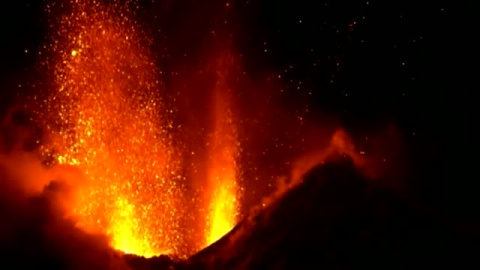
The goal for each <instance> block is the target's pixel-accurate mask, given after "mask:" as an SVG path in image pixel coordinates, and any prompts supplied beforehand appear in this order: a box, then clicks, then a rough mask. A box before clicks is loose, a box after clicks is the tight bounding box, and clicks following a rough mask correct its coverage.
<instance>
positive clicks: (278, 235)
mask: <svg viewBox="0 0 480 270" xmlns="http://www.w3.org/2000/svg"><path fill="white" fill-rule="evenodd" d="M476 248H478V242H477V241H476V240H474V239H472V238H471V237H470V238H469V237H467V235H463V234H461V233H459V232H457V230H456V229H455V227H454V226H452V225H449V224H448V222H446V221H444V220H442V219H440V218H439V217H437V216H435V215H434V214H433V213H430V212H429V211H427V210H426V209H423V208H422V207H421V206H420V205H417V204H414V203H411V202H409V199H408V198H406V197H401V196H400V195H398V194H396V193H395V192H393V191H391V190H386V189H383V188H380V187H377V186H375V185H374V184H372V183H370V182H369V181H368V180H367V179H365V178H364V177H363V176H362V175H361V174H360V173H359V172H358V171H357V170H356V169H355V167H354V165H353V163H352V161H351V160H350V159H349V158H344V157H340V158H335V159H332V160H329V161H327V162H326V163H325V164H324V165H320V166H318V167H316V168H314V169H312V170H311V171H310V172H309V173H308V174H306V175H305V177H304V179H303V182H302V183H301V184H299V185H297V186H296V187H294V188H293V189H292V190H290V191H288V192H287V193H286V194H285V195H284V196H283V197H282V198H280V199H279V200H278V201H276V202H274V203H272V204H271V205H269V206H268V207H266V208H265V209H263V210H262V211H260V212H259V213H258V214H257V215H254V216H253V217H250V218H249V219H247V220H245V221H244V222H242V223H241V224H239V225H238V226H237V227H236V228H235V229H234V230H233V231H232V232H231V233H229V234H228V235H226V236H225V237H224V238H222V239H221V240H220V241H219V242H217V243H215V244H214V245H212V246H210V247H208V248H207V249H205V250H203V251H201V252H200V253H198V254H197V255H195V256H193V257H192V258H190V260H189V261H188V263H189V265H190V266H192V267H193V268H201V269H298V268H313V267H315V268H316V267H318V268H323V269H345V268H349V269H353V268H355V269H357V268H367V267H368V268H376V269H379V268H381V269H405V268H419V267H428V268H431V267H434V266H445V265H447V264H451V265H453V266H456V267H458V266H459V265H461V264H464V263H467V261H470V260H471V259H472V258H474V257H473V256H472V255H473V254H475V253H474V252H475V250H476V251H478V249H476ZM472 261H473V260H472Z"/></svg>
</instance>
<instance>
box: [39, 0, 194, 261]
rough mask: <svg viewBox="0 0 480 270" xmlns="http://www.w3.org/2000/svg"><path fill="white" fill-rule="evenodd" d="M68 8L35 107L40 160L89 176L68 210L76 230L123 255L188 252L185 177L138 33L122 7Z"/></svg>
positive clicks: (88, 5)
mask: <svg viewBox="0 0 480 270" xmlns="http://www.w3.org/2000/svg"><path fill="white" fill-rule="evenodd" d="M68 5H70V9H71V12H69V13H67V15H65V16H63V17H62V18H61V19H60V20H59V21H58V22H57V23H56V25H54V29H55V31H54V33H55V35H53V36H52V37H51V39H52V41H51V43H50V44H48V46H45V48H46V49H47V53H46V54H47V55H49V57H48V58H47V60H45V61H44V62H43V64H45V65H47V66H49V68H51V70H53V74H54V84H53V89H51V93H50V95H49V97H48V98H46V99H45V100H43V102H40V104H41V105H40V108H39V109H38V110H37V113H38V116H39V118H40V119H41V120H42V122H43V125H44V127H45V128H46V133H47V134H46V141H45V142H43V145H42V148H41V151H42V155H43V157H44V159H45V160H46V163H47V164H49V165H51V166H53V165H54V164H69V165H73V166H76V167H78V168H80V169H81V171H82V172H83V173H84V174H85V177H84V178H85V179H87V180H85V181H86V182H85V183H82V185H81V187H82V188H81V189H79V190H78V196H77V198H78V199H77V200H76V201H75V202H74V203H73V206H72V213H71V215H72V216H74V218H75V219H76V220H77V221H78V222H77V225H78V227H80V228H81V229H83V230H85V231H87V232H95V233H103V234H106V235H108V236H109V237H110V238H111V246H112V247H113V248H115V249H118V250H121V251H123V252H125V253H132V254H137V255H141V256H145V257H151V256H154V255H158V254H166V253H173V254H176V255H182V254H185V251H184V250H183V249H184V247H185V245H186V244H185V241H184V240H183V238H182V234H181V232H180V223H181V221H180V220H181V216H182V213H181V211H182V207H181V204H182V201H183V199H182V198H183V196H184V194H183V192H182V188H181V183H182V181H183V180H184V178H183V177H182V176H181V174H180V173H179V166H180V164H179V162H178V161H179V160H180V159H179V153H178V151H176V150H175V149H174V147H173V144H172V142H173V139H172V138H171V137H170V135H169V134H170V133H169V130H168V127H169V126H170V123H169V120H168V113H169V111H168V110H167V109H165V107H164V106H163V103H162V99H161V96H160V91H161V90H162V83H161V82H160V81H159V80H158V74H159V72H158V70H157V68H156V66H155V65H154V63H153V60H152V57H151V56H150V55H149V53H148V49H147V48H146V47H145V46H144V45H143V44H144V43H145V42H142V40H144V39H143V38H144V37H143V35H142V33H141V32H140V30H139V27H138V26H137V25H136V23H135V22H134V21H133V20H132V19H131V12H129V10H128V8H126V7H127V5H120V4H117V3H116V2H115V3H114V4H112V5H111V6H103V5H101V4H99V3H98V2H95V1H83V2H82V1H78V2H76V1H75V2H71V4H67V6H68ZM47 11H49V10H48V8H47ZM79 181H80V179H79Z"/></svg>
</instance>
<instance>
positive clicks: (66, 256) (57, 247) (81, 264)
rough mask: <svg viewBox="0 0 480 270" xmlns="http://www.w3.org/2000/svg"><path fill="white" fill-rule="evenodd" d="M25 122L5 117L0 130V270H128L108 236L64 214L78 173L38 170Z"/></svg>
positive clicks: (15, 115)
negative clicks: (87, 229) (86, 229)
mask: <svg viewBox="0 0 480 270" xmlns="http://www.w3.org/2000/svg"><path fill="white" fill-rule="evenodd" d="M28 119H29V118H28V117H27V116H26V114H24V113H23V112H21V111H9V112H8V113H7V114H6V116H5V117H4V119H3V121H2V122H1V126H0V220H1V222H0V243H1V244H0V265H3V266H0V267H1V268H3V269H9V268H15V269H128V268H127V266H126V264H125V263H124V261H123V259H122V257H121V255H120V254H116V253H115V252H114V251H112V250H111V249H110V248H109V247H108V238H107V237H106V236H101V235H91V234H87V233H85V232H83V231H81V230H79V229H77V228H76V227H75V223H74V220H73V219H72V218H71V216H69V215H68V212H67V211H65V209H66V207H68V203H69V202H71V201H72V200H73V199H74V192H73V190H74V186H75V185H76V183H75V182H74V181H73V179H75V178H72V176H73V175H75V174H76V173H77V172H75V171H74V170H73V169H71V168H68V167H51V168H47V167H46V166H44V165H43V164H42V162H41V160H40V158H39V155H38V154H37V150H38V149H36V147H35V143H33V144H32V142H35V141H36V140H38V139H39V136H38V135H39V134H38V133H36V132H35V130H37V129H36V128H35V126H34V125H33V123H31V122H30V121H28ZM78 179H79V178H78V177H77V178H76V179H75V180H78Z"/></svg>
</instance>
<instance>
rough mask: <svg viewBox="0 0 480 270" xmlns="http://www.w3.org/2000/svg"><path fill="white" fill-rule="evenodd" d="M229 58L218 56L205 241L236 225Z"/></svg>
mask: <svg viewBox="0 0 480 270" xmlns="http://www.w3.org/2000/svg"><path fill="white" fill-rule="evenodd" d="M232 61H233V59H232V57H231V56H230V55H229V54H227V55H226V56H224V57H221V58H219V60H218V61H217V62H218V67H217V72H216V76H217V81H216V85H215V89H214V91H213V95H212V96H213V102H212V104H214V108H213V117H214V121H213V123H214V132H213V134H212V135H211V137H210V141H209V142H208V146H209V150H210V153H209V158H210V159H209V166H208V173H207V174H208V194H209V195H210V205H209V207H208V209H209V211H208V213H209V214H208V221H207V227H208V228H207V232H206V244H207V245H209V244H211V243H213V242H215V241H217V240H218V239H219V238H220V237H222V236H223V235H225V234H226V233H228V232H229V231H230V230H231V229H232V228H233V227H234V226H235V224H236V219H237V216H238V208H239V200H238V197H239V195H240V194H239V191H240V190H239V185H238V182H237V181H238V179H239V173H238V167H237V157H238V154H239V145H238V139H237V134H236V130H235V124H234V121H233V115H232V109H231V100H230V88H229V87H228V86H229V85H228V75H229V73H228V71H229V70H230V67H229V66H230V65H231V62H232Z"/></svg>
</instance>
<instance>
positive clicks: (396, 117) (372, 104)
mask: <svg viewBox="0 0 480 270" xmlns="http://www.w3.org/2000/svg"><path fill="white" fill-rule="evenodd" d="M9 2H10V3H9V4H8V6H5V5H3V6H2V8H1V16H0V33H1V35H0V65H1V66H0V91H1V92H0V108H1V109H0V116H1V115H2V114H3V113H4V111H5V109H6V108H7V107H8V106H9V104H11V103H12V100H13V98H14V97H15V96H16V95H20V96H22V95H25V94H26V93H25V90H22V89H21V87H19V86H18V85H19V84H22V83H23V82H24V81H27V80H30V79H32V78H35V79H38V78H36V77H35V76H36V75H35V72H34V69H33V65H34V63H35V61H36V60H37V54H38V51H39V49H40V46H41V44H42V41H43V39H44V38H45V33H46V29H47V25H46V18H45V14H44V13H43V12H42V10H43V8H44V6H43V5H44V3H42V1H33V0H18V1H9ZM180 2H181V3H180ZM206 2H208V4H207V3H206ZM226 3H227V1H194V0H188V1H161V0H156V2H155V3H151V1H140V5H141V6H142V7H144V9H145V10H146V11H144V12H145V14H148V15H149V16H150V17H149V16H146V17H145V18H143V19H145V22H148V21H149V20H150V19H152V18H153V17H152V16H154V15H155V14H157V15H158V16H159V17H162V18H161V19H159V21H160V23H159V24H163V25H162V26H161V27H163V29H164V32H163V33H166V35H167V36H169V35H173V37H169V41H168V42H170V43H168V42H167V44H169V46H170V47H169V49H170V51H171V52H172V53H173V54H174V53H175V52H176V53H182V52H183V51H188V52H195V51H196V49H195V46H193V47H192V44H196V43H195V42H196V41H201V40H202V39H203V37H204V35H203V33H205V32H206V30H207V29H209V27H213V28H215V27H218V25H219V24H221V22H222V21H223V20H224V19H227V20H229V21H230V22H231V23H230V24H229V25H230V26H229V27H228V31H231V33H233V44H234V45H233V46H234V47H235V48H236V50H237V51H239V52H240V53H242V54H244V55H245V58H244V59H245V60H244V65H245V70H246V71H247V72H249V73H250V74H251V76H256V74H262V72H265V71H269V72H270V73H273V74H275V75H280V76H281V77H282V78H283V79H284V81H285V82H286V87H287V88H288V87H291V88H295V87H297V85H298V84H299V82H301V84H302V87H304V88H307V89H309V91H310V92H311V98H310V99H309V101H308V102H309V105H310V108H311V110H312V114H311V116H310V117H312V118H315V117H316V115H317V114H323V113H328V114H332V115H335V116H337V117H339V118H340V119H341V121H342V123H343V125H344V126H345V128H346V129H347V130H351V131H352V132H353V133H354V134H361V133H362V131H363V130H365V129H368V128H370V127H375V126H380V125H382V124H384V123H385V122H386V121H388V122H393V123H394V124H395V125H397V126H398V127H399V129H400V130H401V132H402V134H403V136H404V137H405V138H406V140H407V146H406V148H407V152H408V155H409V160H410V162H411V164H412V166H413V167H414V168H415V170H414V171H415V176H412V177H413V178H414V179H415V180H412V182H415V181H417V180H418V179H421V180H418V181H419V183H417V184H416V187H415V189H416V192H418V193H420V197H421V199H422V200H424V201H425V202H427V203H429V204H430V203H432V204H435V205H437V204H438V205H443V204H447V203H445V201H444V196H443V193H444V192H445V190H448V188H449V187H447V186H446V185H445V184H444V182H443V181H442V180H441V178H442V175H443V155H442V154H443V132H444V126H443V114H444V104H443V100H444V90H443V89H444V85H443V81H442V80H441V78H442V77H443V76H444V75H445V69H446V68H448V67H447V65H446V64H445V63H444V58H443V57H442V56H443V55H444V54H445V50H446V48H447V44H448V43H449V42H450V40H449V37H448V35H445V29H448V28H449V26H450V24H449V22H448V19H447V18H448V17H449V16H450V15H449V13H450V12H451V10H450V9H449V7H448V6H446V5H444V3H443V2H442V1H434V2H433V4H431V3H432V1H413V0H402V1H400V0H390V1H379V0H369V1H352V0H335V1H333V0H332V1H325V0H319V1H307V0H287V1H274V0H261V1H260V0H258V1H255V0H242V1H231V4H230V5H231V9H230V10H229V11H228V12H223V10H224V6H225V5H226ZM161 8H163V10H159V9H161ZM152 14H153V15H152ZM154 27H155V26H152V25H150V28H154ZM182 29H183V30H185V29H190V31H183V32H182V31H181V30H182ZM150 30H152V29H150ZM172 40H173V41H172ZM172 43H177V44H173V45H172ZM285 71H287V72H285ZM259 76H261V75H259ZM359 136H360V135H359ZM452 196H453V195H452ZM467 197H468V196H467ZM465 200H468V199H465ZM452 201H457V202H458V200H456V199H453V198H450V199H449V200H447V202H448V203H450V202H452ZM460 205H462V206H464V205H467V202H465V203H464V204H462V203H460ZM445 211H447V210H445Z"/></svg>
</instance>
